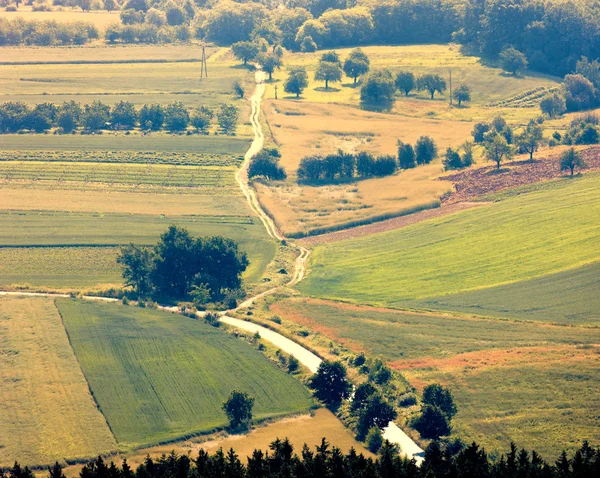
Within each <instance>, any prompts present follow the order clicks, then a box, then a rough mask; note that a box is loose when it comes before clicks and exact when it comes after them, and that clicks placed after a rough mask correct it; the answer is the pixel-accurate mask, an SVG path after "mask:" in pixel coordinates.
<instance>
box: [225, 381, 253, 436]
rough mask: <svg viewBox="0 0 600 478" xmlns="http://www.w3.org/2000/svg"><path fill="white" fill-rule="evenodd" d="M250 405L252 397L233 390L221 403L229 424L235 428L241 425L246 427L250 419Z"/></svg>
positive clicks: (251, 405)
mask: <svg viewBox="0 0 600 478" xmlns="http://www.w3.org/2000/svg"><path fill="white" fill-rule="evenodd" d="M252 407H254V398H252V397H249V396H248V394H247V393H245V392H240V391H238V390H234V391H233V392H231V395H229V398H228V399H227V401H226V402H225V403H223V411H224V412H225V415H227V419H228V420H229V426H230V427H231V428H232V429H233V430H237V429H239V428H241V427H242V426H244V427H247V426H248V423H250V421H251V420H252Z"/></svg>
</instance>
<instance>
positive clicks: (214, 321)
mask: <svg viewBox="0 0 600 478" xmlns="http://www.w3.org/2000/svg"><path fill="white" fill-rule="evenodd" d="M204 321H205V322H206V323H207V324H208V325H210V326H212V327H221V321H220V320H219V314H215V313H214V312H207V313H206V314H205V315H204Z"/></svg>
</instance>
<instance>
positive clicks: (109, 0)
mask: <svg viewBox="0 0 600 478" xmlns="http://www.w3.org/2000/svg"><path fill="white" fill-rule="evenodd" d="M116 6H117V4H116V3H115V0H104V10H106V11H107V12H112V11H113V10H114V9H115V8H116Z"/></svg>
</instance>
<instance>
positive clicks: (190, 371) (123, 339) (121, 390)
mask: <svg viewBox="0 0 600 478" xmlns="http://www.w3.org/2000/svg"><path fill="white" fill-rule="evenodd" d="M56 303H57V306H58V308H59V311H60V313H61V316H62V318H63V321H64V324H65V327H66V329H67V333H68V335H69V338H70V341H71V344H72V346H73V349H74V351H75V354H76V355H77V359H78V360H79V363H80V364H81V368H82V370H83V373H84V375H85V377H86V378H87V380H88V383H89V384H90V388H91V390H92V393H93V394H94V397H95V399H96V400H97V402H98V404H99V407H100V410H101V411H102V413H103V414H104V416H105V417H106V419H107V421H108V423H109V425H110V427H111V429H112V431H113V433H114V435H115V437H116V439H117V442H118V443H119V445H121V446H132V445H141V444H149V443H156V442H159V441H164V440H170V439H174V438H177V437H181V436H185V435H189V434H192V433H198V432H202V431H207V430H211V429H213V428H215V427H221V426H224V425H225V424H226V423H227V420H226V417H225V414H224V413H223V411H222V410H221V405H222V403H223V401H224V400H225V399H226V398H227V396H228V395H229V393H230V392H231V391H232V390H234V389H239V390H243V391H246V392H248V393H249V394H250V395H251V396H253V397H254V398H255V399H256V402H255V405H254V418H256V419H260V418H266V417H273V416H278V415H283V414H288V413H294V412H300V411H303V410H306V409H308V408H309V407H310V406H311V399H310V398H309V395H308V392H307V391H306V389H305V388H304V387H303V386H302V385H301V384H300V383H299V382H297V381H296V380H295V379H293V378H292V377H291V376H289V375H287V374H286V373H284V372H283V371H281V370H279V369H277V368H276V367H274V366H273V365H272V364H271V363H269V361H268V360H267V359H266V358H265V357H264V356H263V355H262V354H261V353H260V352H258V351H257V350H255V349H254V348H253V347H251V346H250V345H249V344H246V343H244V342H241V341H239V340H238V339H236V338H234V337H232V336H230V335H229V334H227V333H225V332H223V331H221V330H219V329H215V328H213V327H210V326H209V325H206V324H205V323H204V322H202V321H198V320H193V319H189V318H186V317H182V316H179V315H173V314H169V313H165V312H160V311H156V310H149V309H139V308H134V307H128V306H123V305H117V304H100V303H92V302H83V301H77V300H72V299H57V301H56Z"/></svg>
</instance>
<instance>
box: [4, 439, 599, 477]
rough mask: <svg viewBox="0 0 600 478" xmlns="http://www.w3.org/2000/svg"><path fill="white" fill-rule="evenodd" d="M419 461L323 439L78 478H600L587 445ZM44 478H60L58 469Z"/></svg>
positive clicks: (152, 462)
mask: <svg viewBox="0 0 600 478" xmlns="http://www.w3.org/2000/svg"><path fill="white" fill-rule="evenodd" d="M423 458H424V459H423V462H422V464H421V466H417V464H416V463H415V460H412V459H408V458H405V457H403V456H402V455H401V453H400V450H398V448H397V447H396V446H394V445H392V444H391V443H389V442H388V441H385V442H384V443H383V446H382V447H381V450H380V452H379V454H378V456H377V457H376V458H371V457H366V456H364V454H362V453H357V451H356V450H355V449H354V448H351V449H350V450H349V451H348V453H343V452H342V450H341V449H339V448H337V447H336V446H332V445H331V444H330V443H329V442H328V441H327V440H326V439H325V438H323V439H322V440H321V443H320V444H319V445H317V446H316V447H315V448H314V450H313V449H311V448H309V447H308V446H307V445H306V444H305V445H304V446H303V448H302V450H301V451H300V453H298V452H297V451H296V450H295V448H294V446H293V445H292V443H291V442H290V441H289V440H288V439H287V438H285V439H283V440H282V439H279V438H277V439H275V440H274V441H273V442H271V444H270V445H269V448H268V450H264V451H263V450H259V449H255V450H254V452H253V453H252V455H251V456H248V457H247V458H245V459H242V457H240V456H239V455H237V454H236V453H235V451H234V450H233V449H230V450H229V451H227V452H224V451H223V450H222V449H219V450H217V451H216V452H214V453H212V454H211V453H208V452H206V451H205V450H204V449H201V450H200V451H199V452H198V454H197V455H196V456H195V457H194V458H192V457H190V456H189V455H178V454H176V453H175V452H171V453H170V454H169V455H164V454H163V455H162V456H160V457H156V458H152V457H150V456H147V457H146V459H145V460H144V462H143V463H141V464H140V465H139V466H138V467H137V468H136V469H135V470H134V469H132V468H131V466H130V465H129V463H127V460H126V459H124V460H123V461H122V463H121V465H117V464H115V463H114V462H112V461H111V462H110V463H107V462H105V461H104V459H103V458H102V457H98V458H96V459H95V460H92V461H91V462H89V463H87V464H86V465H84V466H83V468H82V469H81V471H80V472H79V476H80V478H587V477H592V476H599V474H600V449H598V448H593V447H592V446H590V445H589V443H588V442H584V443H583V444H582V446H581V447H580V448H579V449H578V450H577V451H575V452H574V453H573V454H570V455H567V454H566V453H564V452H563V453H562V454H561V455H560V456H559V457H558V459H557V460H556V461H554V463H548V462H547V461H545V460H544V459H542V458H541V457H540V455H539V454H537V453H536V452H535V451H531V452H530V451H527V450H525V449H521V450H519V449H517V448H516V446H515V445H514V444H511V446H510V451H508V452H507V453H505V454H502V455H501V456H500V458H495V457H492V456H491V455H490V454H488V453H487V452H486V451H485V449H483V448H481V447H480V446H479V445H477V444H476V443H472V444H471V445H469V446H465V447H462V448H460V449H455V448H453V447H449V446H445V445H444V444H441V443H438V442H436V441H433V442H432V443H431V444H429V445H428V446H427V448H426V449H425V453H424V457H423ZM0 477H1V478H34V474H33V473H32V471H31V470H30V469H29V468H27V467H24V468H23V467H21V466H20V465H19V464H18V463H15V464H14V466H13V467H12V468H10V469H8V470H6V471H3V472H2V473H1V474H0ZM47 477H48V478H65V475H64V472H63V469H62V467H61V466H60V465H59V464H58V463H56V464H55V465H54V466H53V467H50V468H49V469H48V474H47Z"/></svg>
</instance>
